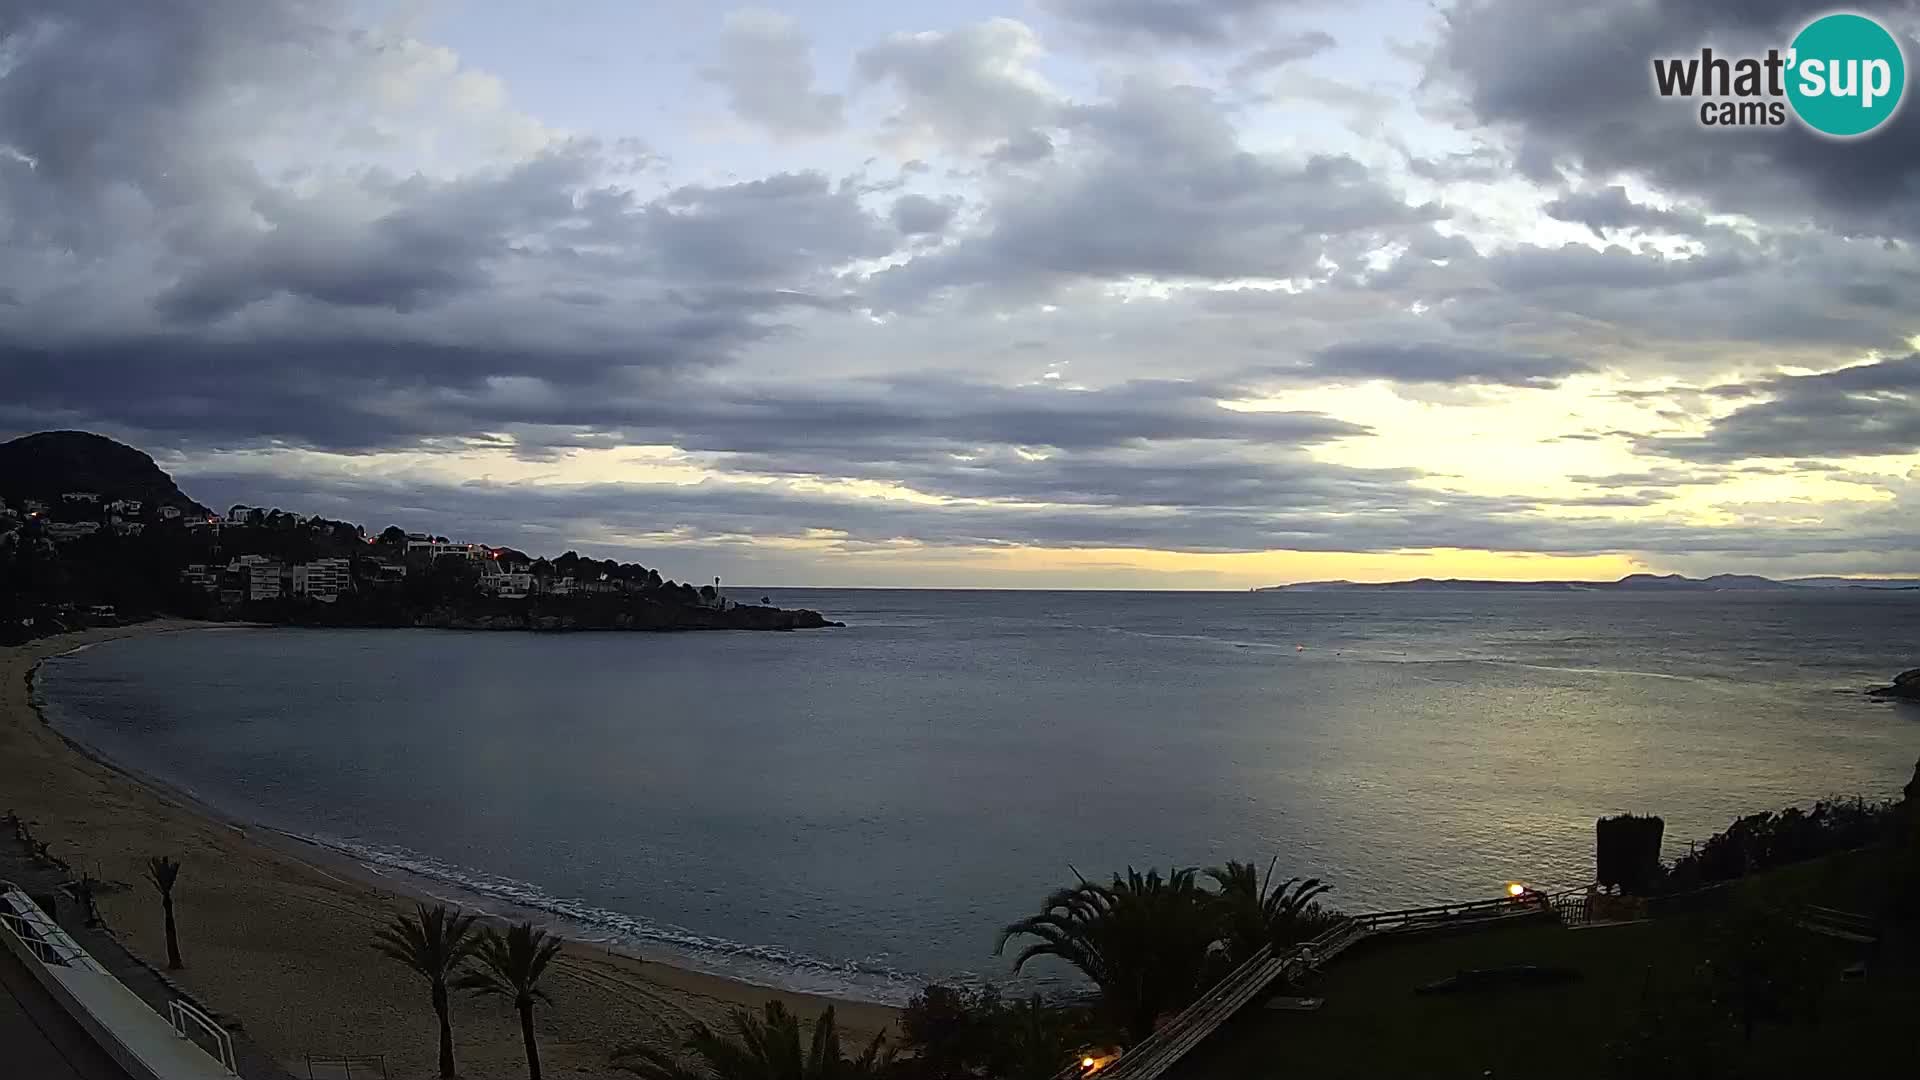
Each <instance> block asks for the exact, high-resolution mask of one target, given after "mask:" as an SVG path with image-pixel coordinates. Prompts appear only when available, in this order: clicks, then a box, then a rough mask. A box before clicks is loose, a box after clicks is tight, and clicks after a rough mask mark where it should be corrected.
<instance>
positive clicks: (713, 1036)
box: [614, 1001, 890, 1080]
mask: <svg viewBox="0 0 1920 1080" xmlns="http://www.w3.org/2000/svg"><path fill="white" fill-rule="evenodd" d="M732 1021H733V1031H732V1032H731V1033H730V1034H721V1033H719V1032H716V1031H714V1030H712V1029H711V1028H709V1027H707V1026H706V1025H705V1024H695V1025H694V1026H693V1029H692V1031H691V1032H690V1033H689V1034H688V1035H687V1039H686V1042H685V1043H684V1044H683V1045H684V1047H685V1048H686V1050H687V1051H688V1052H689V1053H691V1054H692V1055H693V1057H694V1058H695V1059H696V1060H697V1062H698V1064H697V1065H693V1066H689V1065H686V1064H683V1063H682V1062H681V1061H679V1060H677V1059H675V1058H674V1057H673V1056H672V1055H670V1054H665V1053H662V1052H660V1051H658V1050H655V1049H653V1048H652V1047H646V1046H633V1047H623V1048H621V1049H619V1050H616V1051H614V1057H615V1061H614V1067H615V1068H619V1069H624V1070H626V1071H627V1072H631V1073H637V1074H639V1075H641V1076H644V1077H646V1078H648V1080H863V1078H867V1077H879V1076H881V1075H882V1074H883V1073H884V1072H885V1070H886V1068H887V1066H888V1064H889V1061H890V1056H889V1055H888V1054H887V1053H886V1036H885V1035H884V1034H881V1035H876V1036H874V1038H873V1041H872V1042H870V1043H868V1044H867V1048H866V1050H865V1051H863V1052H862V1053H861V1054H860V1056H859V1057H856V1058H849V1057H847V1056H845V1055H844V1054H843V1053H842V1052H841V1049H840V1027H839V1023H838V1021H837V1020H836V1019H835V1018H834V1015H833V1009H832V1008H828V1009H827V1011H826V1012H824V1013H821V1014H820V1016H819V1018H818V1019H816V1020H815V1021H814V1022H813V1031H812V1032H811V1035H810V1037H809V1038H808V1039H807V1040H806V1042H805V1044H804V1046H803V1044H802V1041H801V1035H800V1018H799V1017H798V1016H795V1015H794V1014H793V1013H791V1012H789V1011H787V1007H786V1006H785V1005H782V1004H781V1003H780V1002H778V1001H769V1002H767V1005H766V1008H765V1009H763V1010H761V1014H760V1015H759V1016H755V1015H753V1014H751V1013H749V1012H747V1011H746V1010H745V1009H735V1010H733V1013H732ZM620 1059H627V1060H620Z"/></svg>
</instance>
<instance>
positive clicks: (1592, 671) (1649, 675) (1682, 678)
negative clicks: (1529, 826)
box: [1356, 656, 1713, 683]
mask: <svg viewBox="0 0 1920 1080" xmlns="http://www.w3.org/2000/svg"><path fill="white" fill-rule="evenodd" d="M1356 659H1362V660H1365V661H1367V662H1369V663H1378V664H1485V665H1487V666H1489V667H1517V668H1525V669H1526V670H1528V671H1557V672H1561V673H1563V674H1567V675H1627V676H1631V677H1635V678H1645V679H1672V680H1674V681H1675V682H1697V683H1706V682H1712V681H1713V680H1712V679H1709V678H1706V677H1704V676H1700V675H1675V674H1673V673H1672V672H1668V671H1635V670H1632V669H1630V668H1603V667H1568V666H1564V665H1560V664H1534V663H1529V662H1527V661H1525V660H1500V659H1495V658H1493V657H1485V656H1437V657H1405V658H1388V657H1378V656H1368V657H1357V658H1356Z"/></svg>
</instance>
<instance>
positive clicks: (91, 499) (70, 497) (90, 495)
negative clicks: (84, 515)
mask: <svg viewBox="0 0 1920 1080" xmlns="http://www.w3.org/2000/svg"><path fill="white" fill-rule="evenodd" d="M60 497H61V498H62V499H64V500H66V501H67V502H75V503H82V502H84V503H98V502H99V501H100V493H99V492H97V491H69V492H66V493H64V494H62V495H61V496H60Z"/></svg>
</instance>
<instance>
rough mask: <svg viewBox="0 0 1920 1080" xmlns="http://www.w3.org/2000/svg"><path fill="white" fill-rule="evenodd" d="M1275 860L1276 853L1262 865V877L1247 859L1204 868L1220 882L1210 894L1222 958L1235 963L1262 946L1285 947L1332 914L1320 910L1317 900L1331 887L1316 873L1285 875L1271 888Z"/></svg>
mask: <svg viewBox="0 0 1920 1080" xmlns="http://www.w3.org/2000/svg"><path fill="white" fill-rule="evenodd" d="M1279 861H1280V859H1279V856H1275V857H1274V859H1273V861H1272V862H1270V863H1268V864H1267V873H1266V878H1265V879H1264V880H1262V879H1261V877H1260V874H1259V871H1258V870H1257V869H1256V868H1255V867H1254V865H1253V864H1252V863H1250V862H1244V863H1243V862H1234V861H1232V860H1228V861H1227V864H1226V865H1225V866H1216V867H1214V868H1212V869H1210V870H1208V871H1207V876H1208V877H1210V878H1212V879H1213V880H1214V881H1215V882H1216V883H1217V884H1218V885H1219V886H1220V891H1219V892H1217V893H1215V894H1214V896H1215V899H1216V903H1218V904H1219V907H1220V920H1221V931H1222V933H1223V934H1224V942H1225V946H1226V950H1227V958H1228V959H1229V960H1230V961H1231V962H1233V963H1235V964H1240V963H1245V962H1246V960H1247V959H1248V958H1249V957H1251V956H1252V955H1253V954H1254V953H1256V952H1258V951H1259V950H1260V949H1261V948H1262V947H1264V946H1268V945H1271V946H1273V947H1275V948H1285V947H1286V946H1288V945H1292V944H1294V943H1296V942H1300V941H1305V940H1306V939H1308V938H1310V937H1312V936H1314V935H1315V934H1317V933H1319V932H1320V931H1321V930H1323V929H1325V928H1326V926H1327V924H1328V923H1329V922H1330V921H1331V920H1332V919H1333V918H1335V917H1336V916H1332V915H1330V914H1328V913H1325V912H1323V911H1322V910H1321V908H1320V905H1319V904H1318V903H1317V902H1316V898H1317V897H1319V896H1320V895H1321V894H1322V893H1325V892H1327V891H1328V889H1329V888H1330V886H1327V885H1323V884H1321V882H1320V879H1319V878H1306V879H1304V880H1302V879H1300V878H1288V879H1287V880H1286V881H1284V882H1282V883H1281V884H1280V885H1279V887H1277V888H1276V887H1274V884H1273V868H1274V866H1275V865H1276V864H1277V863H1278V862H1279Z"/></svg>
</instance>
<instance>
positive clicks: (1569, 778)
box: [41, 590, 1920, 1000]
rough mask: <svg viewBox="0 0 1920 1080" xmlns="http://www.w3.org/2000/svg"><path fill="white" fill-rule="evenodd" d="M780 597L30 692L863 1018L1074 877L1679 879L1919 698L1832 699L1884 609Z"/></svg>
mask: <svg viewBox="0 0 1920 1080" xmlns="http://www.w3.org/2000/svg"><path fill="white" fill-rule="evenodd" d="M751 591H752V592H754V593H755V594H756V595H758V593H759V592H760V590H751ZM775 596H776V598H777V600H778V601H779V602H780V603H782V604H786V605H789V606H793V605H804V606H808V607H814V608H818V609H820V610H822V611H824V612H828V613H830V615H831V616H833V617H836V618H840V619H844V620H845V621H846V622H847V623H848V624H849V625H848V627H847V628H846V629H844V630H830V631H810V632H803V633H795V634H755V633H729V634H685V635H647V634H617V633H616V634H579V635H570V636H543V635H530V634H488V633H454V632H434V631H322V630H242V631H209V632H196V633H185V634H170V635H160V636H153V637H144V638H134V639H129V640H125V641H120V642H114V643H110V644H107V645H103V646H99V647H96V648H92V649H88V650H85V651H83V652H80V653H77V654H74V655H71V656H68V657H65V658H62V659H60V660H57V661H54V662H51V663H49V664H48V665H47V667H46V668H45V670H44V673H43V677H42V682H41V686H42V688H43V690H42V692H43V694H44V696H45V698H46V699H47V702H48V706H49V712H50V716H51V717H52V719H53V720H54V722H55V723H56V724H58V725H60V726H61V727H62V728H63V729H64V730H66V731H67V732H69V733H70V734H72V735H74V736H75V737H77V738H79V739H81V740H83V741H85V742H87V743H89V744H91V745H93V746H95V747H96V748H98V749H99V750H100V751H102V752H103V753H105V754H107V755H108V756H110V757H112V758H114V759H116V760H119V761H122V762H124V763H126V764H128V765H129V766H131V767H134V768H136V769H139V770H142V771H144V772H147V773H149V774H151V775H154V776H156V777H158V778H160V779H163V780H165V781H168V782H170V783H172V784H174V785H176V786H179V787H181V788H184V789H186V790H188V791H190V792H192V793H193V794H195V795H197V796H199V797H200V798H202V799H204V800H206V801H207V802H209V803H211V804H213V805H215V806H217V807H219V808H220V809H222V810H224V811H226V812H228V813H231V814H234V815H236V816H239V817H242V818H245V819H248V820H252V821H256V822H260V823H263V824H266V825H270V826H273V827H277V828H280V829H284V830H288V831H291V832H294V833H298V834H301V835H305V836H309V837H312V838H315V839H318V840H321V841H324V842H326V843H329V844H333V845H335V846H338V847H340V848H342V849H343V850H347V851H350V852H352V853H354V854H356V855H357V856H358V857H360V858H362V859H363V860H365V861H367V862H368V863H369V864H370V865H373V866H376V867H379V868H382V869H386V870H389V871H392V872H400V871H406V872H409V873H412V874H418V875H424V876H425V877H426V878H428V879H431V880H432V881H434V882H436V883H438V884H437V885H436V886H435V887H436V888H444V889H447V890H449V892H450V894H451V893H452V891H453V890H454V889H455V888H456V887H457V888H458V890H459V895H461V896H463V897H465V898H466V899H467V900H469V901H470V902H476V903H481V904H492V905H496V906H498V905H504V904H513V905H517V906H521V907H533V908H538V909H540V910H543V911H546V912H548V913H550V915H551V916H552V917H553V918H554V919H555V920H557V921H560V922H562V923H563V924H565V925H566V926H567V927H568V928H569V929H571V930H572V931H573V932H575V933H577V934H582V935H585V936H588V937H596V938H600V939H604V940H607V941H609V942H618V943H621V944H623V945H625V946H628V947H633V948H637V949H638V950H639V951H640V952H641V953H642V954H643V955H654V954H659V953H661V952H671V953H674V954H675V955H676V956H678V957H679V958H680V959H682V960H690V961H692V962H694V963H695V964H697V965H699V966H704V967H707V968H709V969H712V970H717V971H723V972H727V973H732V974H737V975H743V976H745V977H748V978H753V979H757V980H761V981H766V982H770V983H776V984H780V985H787V986H793V987H799V988H807V989H816V990H830V991H835V992H843V993H852V994H855V995H859V996H867V997H873V998H878V999H883V1000H898V999H899V998H900V997H902V996H903V995H904V994H905V993H906V992H907V991H908V989H909V988H910V987H911V986H912V985H914V983H915V982H916V981H917V980H920V979H923V978H927V977H944V978H991V979H996V980H1001V981H1006V970H1005V961H1004V960H1000V959H997V958H995V957H994V956H993V954H992V946H993V941H994V936H995V931H996V929H997V928H998V927H999V926H1000V925H1002V924H1004V923H1005V922H1007V921H1009V920H1011V919H1014V918H1017V917H1019V916H1022V915H1025V914H1027V913H1028V912H1029V911H1031V910H1032V909H1034V908H1035V907H1036V906H1037V904H1038V902H1039V901H1040V899H1041V898H1042V897H1043V896H1044V895H1045V893H1046V892H1047V891H1048V890H1049V889H1051V888H1053V887H1054V886H1056V885H1060V884H1063V883H1066V882H1068V881H1070V880H1071V879H1072V871H1071V870H1070V869H1069V867H1077V868H1079V870H1081V871H1083V872H1085V873H1086V874H1088V875H1089V876H1103V875H1105V874H1107V873H1108V872H1110V871H1112V870H1115V869H1119V868H1122V867H1125V866H1127V865H1129V864H1131V865H1134V866H1140V867H1145V866H1164V865H1166V864H1169V863H1177V864H1182V865H1193V864H1199V865H1208V864H1212V863H1216V862H1219V861H1222V860H1225V859H1228V858H1241V859H1258V860H1260V861H1261V862H1262V863H1264V862H1265V860H1266V859H1267V858H1268V857H1270V856H1272V855H1276V854H1277V855H1279V856H1280V865H1281V867H1282V872H1283V873H1284V874H1313V875H1318V876H1321V877H1324V878H1326V879H1328V880H1330V881H1331V882H1333V884H1334V887H1335V891H1334V893H1333V895H1332V897H1331V899H1333V900H1335V901H1337V902H1338V903H1339V904H1341V905H1343V906H1347V907H1349V908H1353V909H1366V908H1369V907H1378V906H1392V905H1399V904H1408V903H1416V902H1420V901H1427V900H1439V899H1453V898H1467V897H1479V896H1485V895H1490V894H1492V893H1494V892H1497V891H1498V890H1499V889H1500V888H1501V887H1502V886H1503V884H1504V883H1505V882H1507V881H1509V880H1516V879H1518V880H1526V881H1532V882H1539V883H1542V884H1546V885H1573V884H1578V883H1581V882H1584V881H1586V880H1588V879H1589V878H1590V876H1591V873H1592V831H1593V821H1594V818H1595V817H1597V816H1599V815H1602V814H1606V813H1610V812H1616V811H1621V810H1633V811H1640V812H1651V813H1659V814H1662V815H1664V816H1665V818H1666V820H1667V837H1668V841H1667V849H1668V853H1669V855H1671V854H1673V853H1674V852H1676V851H1678V850H1684V848H1685V842H1686V840H1687V839H1689V838H1697V837H1702V836H1705V835H1706V834H1708V833H1711V832H1713V831H1714V830H1716V829H1718V828H1720V827H1722V826H1724V825H1725V824H1726V822H1727V821H1728V820H1730V819H1731V818H1732V817H1734V816H1736V815H1738V814H1741V813H1745V812H1750V811H1753V810H1759V809H1768V808H1774V807H1778V806H1781V805H1784V804H1788V803H1792V802H1795V801H1800V800H1810V799H1813V798H1817V797H1821V796H1825V795H1830V794H1835V793H1841V794H1856V793H1857V794H1863V795H1868V796H1882V795H1887V794H1891V793H1893V792H1895V791H1897V789H1898V788H1899V786H1900V785H1901V783H1903V782H1904V781H1905V779H1906V778H1907V777H1908V776H1909V775H1911V772H1912V769H1913V764H1914V760H1915V757H1916V755H1920V709H1916V708H1913V707H1911V706H1895V705H1887V704H1877V703H1872V702H1869V701H1867V700H1865V699H1863V698H1861V697H1859V696H1858V695H1857V694H1853V693H1849V692H1847V691H1852V690H1857V689H1858V688H1859V687H1861V686H1864V685H1867V684H1869V683H1873V682H1877V681H1884V680H1885V679H1886V678H1887V677H1888V676H1889V675H1891V674H1892V673H1893V672H1894V671H1896V670H1899V669H1901V668H1904V667H1910V666H1912V665H1913V664H1915V663H1916V662H1920V659H1916V649H1915V646H1916V643H1920V595H1916V594H1911V593H1908V594H1862V593H1857V592H1853V593H1844V594H1841V593H1831V594H1829V593H1818V594H1806V595H1801V594H1795V595H1791V596H1780V595H1776V594H1759V593H1753V594H1707V595H1673V596H1620V595H1607V594H1593V595H1571V596H1569V595H1525V594H1448V595H1440V594H1426V595H1384V594H1353V593H1348V594H1330V593H1318V594H1313V593H1306V594H1243V593H1241V594H1164V593H1109V594H1094V593H1035V592H1018V593H1014V592H1002V593H995V592H921V591H800V590H786V591H778V592H776V593H775ZM1302 647H1304V648H1302ZM1065 981H1066V980H1065V976H1063V975H1062V973H1060V972H1058V971H1056V970H1039V971H1035V972H1033V973H1032V974H1031V975H1030V976H1029V977H1027V978H1026V979H1023V980H1020V981H1019V985H1021V986H1022V987H1037V988H1042V989H1047V988H1057V987H1059V986H1062V985H1065Z"/></svg>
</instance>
